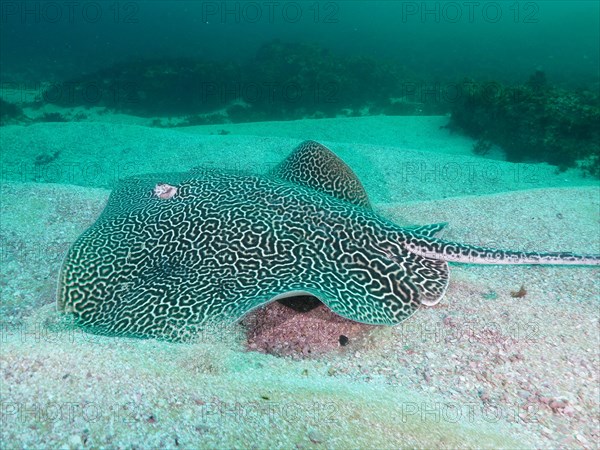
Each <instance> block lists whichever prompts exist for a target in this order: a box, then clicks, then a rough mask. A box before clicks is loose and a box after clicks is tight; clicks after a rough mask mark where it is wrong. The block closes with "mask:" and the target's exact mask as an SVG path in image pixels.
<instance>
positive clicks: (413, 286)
mask: <svg viewBox="0 0 600 450" xmlns="http://www.w3.org/2000/svg"><path fill="white" fill-rule="evenodd" d="M445 225H446V224H445V223H439V224H430V225H425V226H418V227H401V226H399V225H396V224H394V223H393V222H391V221H390V220H387V219H386V218H384V217H382V216H380V215H378V214H376V213H375V212H374V211H373V209H372V207H371V204H370V202H369V199H368V196H367V193H366V192H365V189H364V188H363V186H362V184H361V183H360V181H359V180H358V178H357V177H356V175H355V174H354V173H353V172H352V170H351V169H350V168H349V167H348V166H347V165H346V164H345V163H344V162H343V161H342V160H341V159H339V158H338V157H337V156H336V155H335V154H334V153H333V152H331V151H330V150H329V149H328V148H326V147H325V146H323V145H321V144H319V143H318V142H315V141H306V142H303V143H302V144H300V145H299V146H298V147H297V148H296V149H295V150H294V151H293V152H292V153H291V154H290V155H289V157H288V158H287V159H285V160H284V161H283V162H282V163H281V164H280V165H279V166H277V167H276V168H275V169H274V170H272V171H271V172H270V173H269V174H267V175H263V176H257V175H248V174H241V173H238V172H229V171H221V170H216V169H205V168H196V169H192V170H191V171H189V172H185V173H162V174H149V175H141V176H134V177H131V178H127V179H124V180H122V181H121V182H120V183H119V184H118V185H117V187H116V188H115V189H114V191H113V192H112V193H111V195H110V197H109V200H108V203H107V205H106V207H105V209H104V211H103V212H102V214H101V215H100V217H99V218H98V219H97V221H96V222H95V223H94V224H93V225H92V226H91V227H90V228H89V229H87V230H86V231H85V232H84V233H83V234H82V235H81V236H80V237H79V238H78V239H77V240H76V241H75V242H74V244H73V245H72V246H71V248H70V249H69V250H68V252H67V255H66V257H65V260H64V263H63V266H62V268H61V272H60V276H59V283H58V293H57V303H58V308H59V310H61V311H63V312H65V313H66V314H69V315H71V316H72V317H73V318H74V319H75V321H76V323H77V324H79V325H80V326H82V327H85V328H86V329H88V330H89V331H92V332H96V333H101V334H109V335H125V336H137V337H157V338H166V339H177V338H178V337H179V336H181V335H182V333H183V332H184V331H185V332H189V331H190V330H195V329H200V328H202V327H203V326H207V325H208V324H223V323H233V322H236V321H238V320H239V319H241V318H242V317H244V316H245V315H246V314H247V313H248V312H249V311H252V310H254V309H256V308H258V307H260V306H263V305H265V304H267V303H269V302H273V301H276V300H284V299H286V298H287V299H290V298H301V299H302V298H315V297H316V298H317V299H319V300H320V301H321V302H323V303H324V304H325V305H327V307H329V308H330V309H331V310H332V311H333V312H335V313H336V314H339V315H340V316H343V317H345V318H347V319H350V320H353V321H357V322H363V323H366V324H379V325H396V324H398V323H400V322H402V321H403V320H405V319H406V318H408V317H409V316H411V315H412V314H413V313H414V312H415V311H416V310H417V309H418V308H419V306H420V305H427V306H432V305H435V304H437V303H438V302H439V301H440V300H441V299H442V297H443V296H444V293H445V291H446V289H447V287H448V275H449V270H448V263H449V262H452V263H468V264H568V265H599V264H600V255H579V254H575V253H564V252H561V253H559V252H554V253H536V252H529V253H525V252H519V251H510V250H498V249H491V248H482V247H477V246H473V245H466V244H459V243H456V242H450V241H446V240H442V239H439V238H438V237H436V235H437V234H438V233H439V232H440V231H441V230H442V229H443V228H444V227H445Z"/></svg>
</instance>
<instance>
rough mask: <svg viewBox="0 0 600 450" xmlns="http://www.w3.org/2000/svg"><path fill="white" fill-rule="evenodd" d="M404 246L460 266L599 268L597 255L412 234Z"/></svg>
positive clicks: (423, 254) (599, 262)
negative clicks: (492, 245) (499, 246)
mask: <svg viewBox="0 0 600 450" xmlns="http://www.w3.org/2000/svg"><path fill="white" fill-rule="evenodd" d="M403 245H404V247H405V248H406V249H407V250H408V251H410V252H411V253H414V254H415V255H419V256H422V257H424V258H428V259H437V260H442V261H447V262H456V263H463V264H548V265H549V264H554V265H573V266H598V265H600V255H580V254H577V253H570V252H546V253H542V252H519V251H512V250H499V249H494V248H486V247H477V246H475V245H469V244H459V243H456V242H451V241H444V240H442V239H436V238H433V237H424V236H422V235H421V236H415V235H413V234H412V233H411V234H410V235H409V236H408V237H407V239H406V241H405V242H404V243H403Z"/></svg>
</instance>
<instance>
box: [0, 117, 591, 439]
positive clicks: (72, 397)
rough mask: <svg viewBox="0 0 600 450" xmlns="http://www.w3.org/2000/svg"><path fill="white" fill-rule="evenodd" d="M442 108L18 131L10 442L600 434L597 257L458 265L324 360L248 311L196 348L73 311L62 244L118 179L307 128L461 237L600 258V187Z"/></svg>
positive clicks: (383, 204)
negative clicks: (250, 327) (265, 340)
mask: <svg viewBox="0 0 600 450" xmlns="http://www.w3.org/2000/svg"><path fill="white" fill-rule="evenodd" d="M444 123H445V118H440V117H433V118H414V117H413V118H376V117H375V118H373V117H371V118H356V119H336V120H332V119H328V120H326V121H308V120H307V121H297V122H286V123H281V124H280V123H260V124H239V125H216V126H210V127H193V128H189V129H155V128H148V127H145V126H142V125H118V124H112V123H109V122H105V123H100V122H89V123H67V124H62V123H57V124H38V125H33V126H29V127H19V126H10V127H3V129H2V131H1V140H2V148H3V164H2V170H3V178H2V181H3V184H2V195H1V202H2V210H1V216H0V218H1V223H0V232H1V239H2V240H1V242H2V268H1V278H0V287H1V289H2V300H1V303H0V312H1V313H2V316H1V317H2V323H1V325H2V328H1V331H2V335H1V336H0V337H1V340H0V345H1V351H0V383H1V384H0V396H1V410H0V414H1V416H0V420H1V425H2V426H1V427H0V428H1V435H0V436H1V447H2V448H3V449H4V448H6V449H10V448H22V447H27V448H56V447H63V448H186V449H187V448H294V447H296V448H341V449H346V448H392V447H393V448H417V447H418V448H434V447H438V448H457V447H461V448H488V447H490V448H498V447H503V448H557V447H563V448H595V446H596V444H597V442H598V439H599V438H600V435H599V434H600V432H599V423H598V415H599V413H600V408H599V405H598V398H599V396H600V391H599V376H598V374H599V368H600V361H599V352H598V348H599V344H600V342H599V341H600V338H599V331H598V330H599V328H598V326H599V323H598V322H599V319H600V312H599V309H598V306H599V303H600V302H599V300H600V298H599V296H600V277H599V275H600V271H599V269H598V268H591V267H551V266H547V267H534V266H473V265H453V266H452V267H451V279H450V286H449V289H448V292H447V294H446V297H445V299H444V300H443V301H442V302H441V303H440V304H439V305H437V306H436V307H433V308H422V309H421V310H419V311H418V312H417V313H416V314H415V315H414V316H412V317H411V318H410V319H409V320H407V321H406V322H404V323H403V324H402V325H400V326H397V327H393V328H391V327H372V328H370V329H368V330H367V331H366V333H364V334H365V335H364V336H362V338H361V339H351V340H350V341H349V342H348V344H347V345H345V346H341V345H339V343H338V344H334V345H331V346H329V347H328V350H327V351H326V352H322V353H316V352H314V353H311V354H310V355H307V354H306V352H304V353H302V352H301V353H299V354H296V355H294V354H291V355H289V356H277V355H273V354H264V353H261V352H258V351H254V350H249V348H248V340H247V336H246V330H245V328H244V326H243V325H236V326H232V327H228V328H223V329H221V330H211V332H210V333H203V334H201V335H199V336H198V338H197V339H196V340H195V341H193V342H190V343H168V342H159V341H155V340H139V339H125V338H109V337H100V336H94V335H89V334H87V333H84V332H82V331H80V330H78V329H72V328H68V327H67V328H65V327H63V326H62V325H61V324H62V322H61V320H60V317H59V316H58V315H57V313H56V311H55V306H54V302H55V287H56V278H57V275H58V271H59V268H60V263H61V260H62V256H63V255H64V252H65V251H66V249H67V248H68V245H69V244H70V243H71V242H73V240H74V239H76V237H77V236H78V235H79V234H80V233H81V232H82V231H83V230H84V229H85V228H86V227H87V226H89V225H90V224H91V223H92V222H93V221H94V220H95V218H96V217H97V215H98V214H99V213H100V211H101V210H102V208H103V206H104V204H105V202H106V199H107V197H108V194H109V192H110V191H109V189H110V188H111V187H112V186H113V185H114V183H115V182H116V180H118V178H120V177H121V176H124V175H128V174H131V173H142V172H161V171H165V170H186V169H189V168H191V167H193V166H197V165H214V166H215V167H221V166H225V167H230V168H231V166H232V165H234V166H235V167H239V168H240V169H243V170H254V171H257V172H261V171H264V170H266V169H268V167H269V166H271V165H273V164H275V163H277V162H279V161H280V160H282V159H283V158H284V157H285V155H286V154H287V153H288V152H289V151H291V149H292V148H293V147H294V146H295V145H296V144H297V143H299V142H300V141H301V140H303V139H309V138H310V139H318V140H322V141H323V143H325V144H326V145H328V146H329V147H330V148H331V149H332V150H334V151H335V152H336V153H337V154H338V155H339V156H341V157H342V158H343V159H344V160H345V161H346V162H347V163H348V164H349V165H350V166H351V167H352V168H353V169H354V170H355V171H356V173H357V174H358V176H359V177H360V178H361V180H363V182H364V184H365V188H366V189H367V191H368V192H369V194H370V196H371V199H372V201H373V203H374V206H375V209H376V210H377V211H378V212H380V213H381V214H382V215H384V216H386V217H388V218H390V219H392V220H394V221H396V222H397V223H400V224H426V223H435V222H444V221H447V222H449V223H450V225H449V226H448V228H447V230H445V231H444V234H443V237H444V238H445V239H449V240H456V241H459V242H467V243H473V244H477V245H488V246H492V245H493V246H498V247H505V248H511V249H516V250H540V251H544V250H555V251H561V250H563V251H576V252H581V253H600V190H599V187H598V185H597V183H595V182H594V181H593V180H589V179H584V178H581V177H580V176H579V175H578V174H577V173H575V172H567V173H562V174H557V173H556V172H555V170H554V168H552V167H550V166H547V165H541V164H540V165H530V164H511V163H507V162H503V161H500V160H492V159H483V158H479V157H475V156H474V155H472V154H471V153H470V148H471V146H472V142H471V141H469V140H468V139H465V138H464V137H460V136H455V135H451V134H449V132H448V131H447V130H445V129H443V128H440V126H442V125H443V124H444ZM221 129H226V130H227V131H228V132H229V133H230V134H227V135H218V134H217V133H218V132H219V130H221ZM311 130H312V131H311ZM211 133H213V134H211ZM57 151H58V152H59V153H58V155H57V156H56V158H55V159H53V160H52V161H49V162H48V163H46V164H43V165H39V164H37V165H36V164H35V160H36V158H38V157H39V155H49V156H52V155H54V154H55V153H56V152H57ZM35 181H37V182H35ZM521 288H523V290H524V291H525V292H526V293H525V295H524V296H520V297H517V296H515V295H516V293H517V292H518V291H519V290H521ZM323 326H327V322H326V321H323ZM326 331H327V330H323V334H324V335H326Z"/></svg>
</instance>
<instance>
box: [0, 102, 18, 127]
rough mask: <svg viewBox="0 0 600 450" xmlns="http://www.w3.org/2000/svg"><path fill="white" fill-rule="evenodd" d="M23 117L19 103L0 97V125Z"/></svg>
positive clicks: (14, 121)
mask: <svg viewBox="0 0 600 450" xmlns="http://www.w3.org/2000/svg"><path fill="white" fill-rule="evenodd" d="M22 118H23V110H22V109H21V107H20V106H19V105H16V104H14V103H10V102H7V101H6V100H3V99H1V98H0V126H2V125H8V124H10V123H17V122H18V121H19V120H20V119H22Z"/></svg>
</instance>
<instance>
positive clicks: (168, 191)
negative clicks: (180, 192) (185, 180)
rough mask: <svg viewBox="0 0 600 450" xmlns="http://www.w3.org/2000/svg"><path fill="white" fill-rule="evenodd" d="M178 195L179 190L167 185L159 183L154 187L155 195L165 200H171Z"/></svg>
mask: <svg viewBox="0 0 600 450" xmlns="http://www.w3.org/2000/svg"><path fill="white" fill-rule="evenodd" d="M176 194H177V188H176V187H175V186H171V185H170V184H166V183H159V184H157V185H156V186H155V187H154V195H155V196H157V197H158V198H161V199H163V200H167V199H170V198H172V197H174V196H175V195H176Z"/></svg>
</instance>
